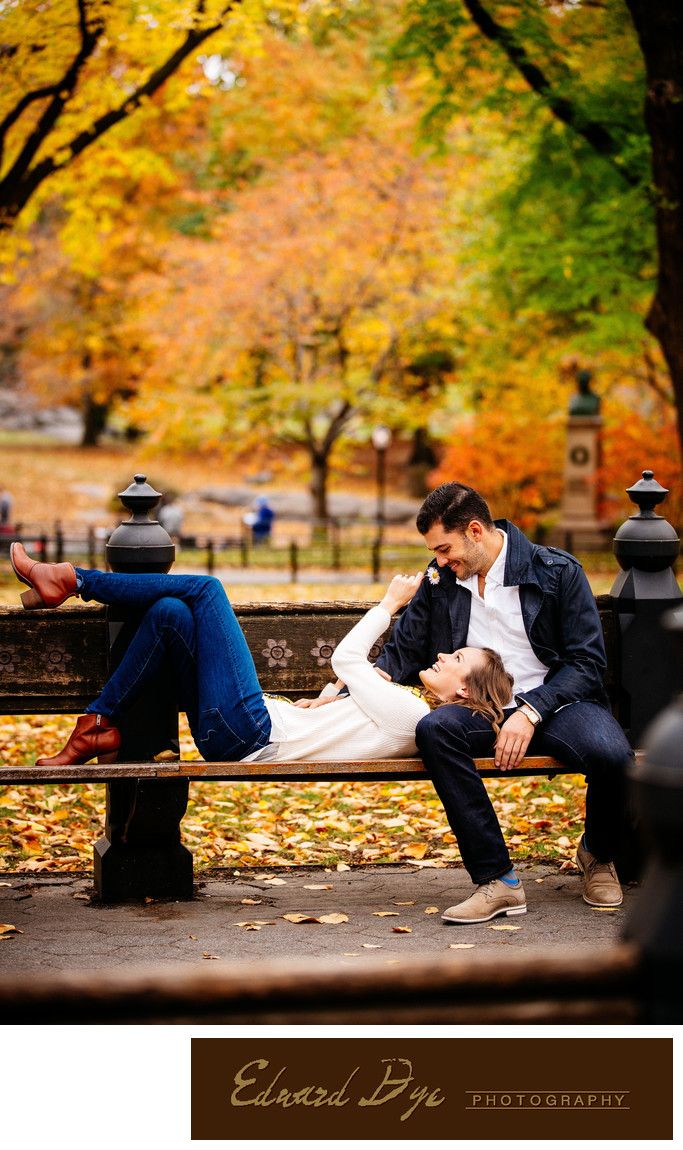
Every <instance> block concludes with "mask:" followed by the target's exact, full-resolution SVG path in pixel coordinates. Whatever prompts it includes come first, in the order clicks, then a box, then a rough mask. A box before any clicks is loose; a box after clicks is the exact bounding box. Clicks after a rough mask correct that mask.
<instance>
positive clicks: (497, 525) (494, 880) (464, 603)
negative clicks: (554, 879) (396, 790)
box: [376, 483, 632, 923]
mask: <svg viewBox="0 0 683 1150" xmlns="http://www.w3.org/2000/svg"><path fill="white" fill-rule="evenodd" d="M417 528H418V531H419V532H420V533H421V534H422V535H423V536H424V539H425V542H426V544H427V546H428V547H429V548H430V549H431V550H432V551H433V552H434V556H435V558H434V560H433V561H432V562H431V563H430V565H429V567H428V569H427V577H426V578H425V579H424V580H423V582H422V585H421V587H420V589H419V591H418V592H417V594H416V595H415V597H414V598H413V600H412V601H411V603H410V604H409V605H408V607H407V608H406V609H405V611H404V613H403V614H402V615H401V616H400V618H399V620H398V622H397V623H396V626H395V627H394V631H393V634H392V637H391V640H390V641H389V642H388V643H387V644H386V645H385V647H384V649H383V651H382V653H381V655H380V657H379V659H378V660H377V664H376V665H377V667H378V668H379V669H380V670H381V671H382V672H383V673H385V674H386V675H387V676H389V677H390V678H391V679H393V680H394V681H396V682H399V683H416V682H417V681H418V679H417V674H418V671H419V669H420V668H422V667H426V666H429V665H430V664H431V663H434V662H435V660H437V656H438V654H439V652H451V651H455V650H457V649H458V648H459V647H462V646H469V647H484V646H486V647H491V648H493V649H494V650H496V651H497V652H498V653H499V654H500V656H501V658H502V660H503V663H504V664H505V666H506V668H507V670H508V671H509V672H510V673H511V674H512V675H513V678H514V687H513V696H512V698H511V699H510V703H509V707H508V708H507V709H506V711H505V721H504V722H503V724H502V726H501V728H500V732H499V734H498V735H496V734H495V732H494V731H493V729H492V726H491V724H490V723H489V722H488V721H487V720H486V719H485V718H483V717H482V716H481V715H478V714H476V713H474V712H473V711H471V710H467V709H465V708H464V707H460V706H458V705H457V704H449V705H446V706H442V707H439V708H437V709H435V710H433V711H432V712H431V713H430V714H429V715H427V716H425V718H423V719H422V720H421V721H420V723H419V724H418V728H417V734H416V740H417V745H418V748H419V750H420V753H421V755H422V758H423V760H424V764H425V767H426V769H427V771H428V773H429V775H430V777H431V779H432V781H433V783H434V786H435V788H436V791H437V793H438V795H439V797H440V799H441V801H442V803H443V805H444V807H445V810H446V814H447V816H448V821H449V823H450V825H451V828H452V830H453V832H454V834H455V836H456V838H457V841H458V846H459V849H460V853H461V855H462V859H463V862H464V864H465V867H466V868H467V870H468V871H469V874H470V876H471V878H472V880H473V882H474V883H475V884H476V886H477V889H476V891H475V892H474V894H473V895H471V896H470V897H469V898H468V899H466V900H465V901H464V902H463V903H461V904H459V905H458V906H454V907H450V908H449V909H448V910H447V911H446V912H445V913H444V915H443V917H444V919H445V921H447V922H464V923H476V922H486V921H488V920H489V919H491V918H493V917H495V916H496V915H509V914H523V913H524V911H525V910H526V899H525V895H524V891H523V888H522V884H521V882H520V880H519V878H518V877H517V875H516V874H515V871H514V868H513V867H512V864H511V860H510V856H509V854H508V850H507V847H506V845H505V840H504V838H503V834H502V831H501V828H500V825H499V823H498V819H497V817H496V814H495V811H494V809H493V806H492V804H491V801H490V799H489V797H488V794H487V792H486V788H485V786H484V784H483V782H482V780H481V777H480V776H479V774H478V772H477V769H476V767H475V764H474V762H473V760H474V759H475V758H477V757H479V756H487V755H491V754H494V757H495V763H496V766H497V767H498V768H499V769H500V770H501V771H506V770H512V769H513V768H514V767H516V766H517V765H518V764H519V763H521V761H522V759H523V758H524V756H525V754H526V753H527V750H529V753H531V754H534V755H552V756H554V757H555V758H557V759H559V760H560V761H561V762H563V763H565V764H566V765H568V766H571V767H575V768H576V771H577V772H580V773H582V774H584V775H585V776H586V780H587V793H586V823H585V834H584V835H583V836H582V838H581V841H580V843H579V846H578V850H577V856H576V861H577V864H578V866H579V869H580V870H581V872H582V874H583V876H584V888H583V898H584V901H585V902H587V903H588V904H589V905H590V906H598V907H614V906H619V905H620V904H621V902H622V891H621V886H620V884H619V880H618V877H617V873H616V869H615V866H614V858H615V857H616V855H617V849H618V843H619V836H620V831H621V826H622V819H623V809H624V793H625V783H624V780H625V768H626V766H627V764H628V762H629V760H630V758H631V755H632V751H631V749H630V747H629V744H628V742H627V740H626V737H625V735H624V733H623V731H622V729H621V727H620V726H619V724H618V723H617V721H616V720H615V719H614V717H613V716H612V714H611V712H610V710H609V707H608V699H607V695H606V692H605V688H604V685H603V675H604V671H605V667H606V657H605V648H604V641H603V635H602V627H601V624H600V617H599V615H598V611H597V606H596V603H595V599H594V597H593V594H592V592H591V589H590V586H589V584H588V581H587V579H586V576H585V574H584V572H583V569H582V568H581V565H580V564H579V563H578V561H577V560H576V559H575V558H574V557H573V556H572V555H569V554H568V553H567V552H564V551H560V550H557V549H555V548H552V547H541V546H537V545H536V544H534V543H532V542H531V541H530V540H529V539H527V537H526V536H525V535H524V534H523V533H522V532H521V531H520V530H519V528H518V527H516V526H515V525H514V523H510V522H509V521H508V520H505V519H503V520H496V521H495V522H494V521H493V519H492V518H491V513H490V511H489V508H488V505H487V504H486V501H485V500H484V499H483V498H482V496H481V495H480V494H479V493H478V492H477V491H475V490H474V489H473V488H471V487H467V486H465V485H464V484H461V483H445V484H443V485H442V486H441V487H438V488H437V489H436V490H435V491H433V492H432V493H431V494H430V495H429V496H428V497H427V499H426V500H425V501H424V503H423V505H422V507H421V509H420V512H419V514H418V516H417Z"/></svg>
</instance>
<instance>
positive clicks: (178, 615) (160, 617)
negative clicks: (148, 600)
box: [147, 595, 194, 628]
mask: <svg viewBox="0 0 683 1150" xmlns="http://www.w3.org/2000/svg"><path fill="white" fill-rule="evenodd" d="M147 614H148V615H149V616H150V618H152V619H154V620H156V621H157V622H158V623H161V624H163V625H166V626H169V625H170V626H171V627H177V626H180V627H181V628H184V627H186V626H187V625H188V624H189V625H190V627H192V626H194V620H193V617H192V611H191V609H190V608H189V607H188V605H187V603H183V601H182V599H174V598H173V597H172V596H170V595H168V596H166V597H165V598H163V599H158V600H157V602H156V603H152V605H151V607H148V608H147Z"/></svg>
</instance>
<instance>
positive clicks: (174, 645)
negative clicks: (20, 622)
mask: <svg viewBox="0 0 683 1150" xmlns="http://www.w3.org/2000/svg"><path fill="white" fill-rule="evenodd" d="M10 555H11V560H12V566H13V568H14V571H15V573H16V575H17V576H18V578H19V579H21V581H22V582H23V583H26V584H27V585H28V587H30V590H29V591H25V592H24V593H23V594H22V596H21V598H22V602H23V605H24V607H25V608H27V609H32V608H36V607H57V606H59V605H60V604H61V603H63V602H64V600H65V599H68V598H70V597H71V596H72V595H80V597H81V599H85V600H92V599H94V600H95V601H96V602H98V603H106V604H109V605H114V606H117V607H131V608H136V609H138V610H140V609H145V613H144V615H143V617H142V621H141V622H140V624H139V626H138V629H137V631H136V633H135V635H134V637H133V639H132V641H131V643H130V645H129V646H128V648H127V649H126V652H125V654H124V656H123V659H122V661H121V662H120V664H119V665H118V667H117V668H116V670H115V671H114V672H113V673H112V675H111V676H110V678H109V679H108V681H107V683H106V684H105V686H104V689H103V690H102V693H101V694H100V695H99V696H98V697H97V698H96V699H95V700H93V702H92V703H91V704H90V705H89V706H88V707H87V709H86V713H85V715H83V716H81V718H79V719H78V721H77V723H76V727H75V729H74V731H73V732H72V733H71V735H70V737H69V739H68V742H67V743H66V746H65V747H64V748H63V749H62V750H61V751H60V752H59V754H57V755H54V756H53V757H52V758H44V759H39V760H38V765H39V766H63V765H71V764H73V763H86V762H88V760H90V759H92V758H95V757H96V756H97V757H98V758H99V759H100V761H111V760H113V759H115V757H116V752H117V751H118V749H119V746H120V744H121V735H120V733H119V730H118V728H117V725H116V724H117V722H118V721H119V720H120V719H121V717H122V716H123V715H124V714H125V712H126V708H127V707H128V706H130V704H131V703H132V702H133V701H134V700H135V699H136V698H137V697H138V695H139V693H140V692H141V691H142V690H143V689H146V688H147V687H148V686H149V684H150V683H151V682H153V681H154V680H155V678H156V677H157V675H158V674H159V672H160V671H162V670H165V669H166V668H168V667H169V666H170V667H171V668H172V670H173V673H174V676H175V681H176V684H177V694H178V707H179V709H180V710H183V711H186V713H187V717H188V721H189V724H190V730H191V732H192V735H193V738H194V741H195V744H196V746H197V749H198V750H199V752H200V753H201V755H202V757H203V758H204V759H205V760H207V761H208V762H231V761H232V762H235V761H245V760H250V761H255V760H257V759H258V760H264V759H278V760H279V761H281V762H291V761H294V760H299V759H311V760H318V761H322V760H335V759H338V758H339V756H340V753H341V754H343V755H344V756H345V757H348V758H350V759H365V760H368V759H369V760H372V759H383V758H410V757H413V756H414V755H416V754H417V747H416V745H415V728H416V726H417V724H418V722H419V720H420V719H421V718H422V717H423V716H424V715H426V714H427V713H428V711H429V709H430V708H429V704H428V703H427V702H425V700H424V699H422V698H420V697H419V696H418V695H416V694H414V693H413V692H412V690H411V689H410V688H406V687H402V686H399V685H398V684H396V683H392V682H389V681H387V680H385V679H384V678H382V677H381V675H380V674H379V673H378V672H376V671H375V669H374V668H373V667H372V665H371V664H370V663H369V662H368V652H369V651H370V649H371V647H372V646H373V644H374V643H375V642H376V641H377V639H378V638H379V636H380V635H381V634H382V633H383V632H384V631H385V630H386V629H387V627H388V626H389V622H390V620H391V617H392V615H393V614H394V613H395V612H396V611H398V610H400V608H401V607H404V606H405V605H406V604H407V603H408V602H409V601H410V600H411V599H412V597H413V595H414V594H415V592H416V591H417V589H418V587H419V586H420V583H421V582H422V577H423V576H422V573H419V574H417V575H411V576H406V575H396V576H395V577H394V579H392V581H391V583H390V584H389V587H388V588H387V590H386V592H385V594H384V597H383V598H382V600H381V602H380V603H379V604H378V605H377V606H376V607H372V608H371V609H370V610H369V611H368V612H367V613H366V614H365V615H364V616H363V618H362V619H361V620H360V621H359V622H358V623H357V624H356V625H355V627H353V629H352V630H351V631H350V632H349V634H348V635H346V636H345V637H344V639H342V641H341V642H340V643H339V645H338V646H337V648H336V650H335V651H334V653H333V655H332V667H333V670H334V672H335V674H336V675H338V676H339V678H340V679H341V680H342V681H343V682H344V683H345V684H346V686H347V687H348V691H349V694H348V696H344V697H342V698H341V699H339V700H338V701H337V702H335V703H334V704H333V705H330V706H323V707H317V708H305V707H303V708H302V707H298V706H297V705H296V704H292V703H290V702H288V701H287V700H282V699H278V698H272V697H270V696H265V695H264V694H263V691H262V690H261V687H260V684H259V681H258V677H257V674H256V668H255V666H254V661H253V659H252V656H251V652H250V651H249V647H248V646H247V641H246V639H245V637H244V634H243V633H242V629H241V627H240V625H239V623H238V621H237V619H236V617H235V614H234V611H233V609H232V607H231V605H230V602H229V600H228V597H227V595H226V593H225V590H224V588H223V585H222V583H221V582H220V581H219V580H218V579H215V578H213V577H212V576H209V575H157V574H124V573H119V572H104V571H89V570H85V569H82V568H80V567H72V565H71V564H70V563H38V562H35V561H33V560H32V559H30V557H29V556H28V555H27V554H26V552H25V550H24V548H23V546H22V544H21V543H13V544H12V547H11V551H10ZM420 679H421V680H422V683H423V684H424V686H425V687H426V688H427V690H428V691H429V692H431V694H432V695H433V696H435V698H436V700H437V701H438V702H443V703H447V702H457V703H460V704H461V705H462V706H467V707H471V708H472V709H473V710H476V711H480V712H482V713H483V714H485V715H486V716H487V717H489V718H490V719H491V720H492V721H493V722H494V723H498V722H500V720H501V719H502V713H503V708H504V707H505V706H506V705H507V704H509V702H510V698H511V694H512V677H511V676H510V675H508V674H507V672H506V671H505V668H504V667H503V665H502V662H501V660H500V656H499V655H498V654H497V653H496V652H495V651H491V650H489V649H488V648H484V649H479V648H476V647H463V648H462V649H461V650H458V651H454V652H453V653H452V654H440V655H439V656H438V658H437V660H436V662H435V663H434V664H433V666H431V667H427V668H426V669H425V670H424V671H421V672H420ZM328 689H329V688H326V690H328Z"/></svg>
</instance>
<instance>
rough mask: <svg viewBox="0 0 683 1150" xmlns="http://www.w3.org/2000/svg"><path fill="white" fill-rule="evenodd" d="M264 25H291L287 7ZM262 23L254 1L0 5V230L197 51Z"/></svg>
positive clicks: (292, 13)
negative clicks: (219, 35)
mask: <svg viewBox="0 0 683 1150" xmlns="http://www.w3.org/2000/svg"><path fill="white" fill-rule="evenodd" d="M267 12H268V15H269V18H270V19H278V18H279V19H281V20H283V21H285V22H286V21H287V20H291V19H296V18H297V6H296V5H294V4H293V3H287V0H284V3H281V4H273V5H269V7H268V9H267ZM265 19H266V10H265V9H264V7H263V5H262V4H261V3H259V2H258V0H195V2H191V3H188V4H180V3H166V2H165V0H161V2H160V0H145V2H144V3H143V2H141V0H132V2H130V3H129V2H127V0H126V2H124V0H40V2H37V0H22V2H21V3H16V2H15V3H6V4H3V5H2V6H0V43H1V48H0V68H1V76H2V85H1V88H2V97H1V99H0V230H6V229H8V228H11V227H12V225H13V224H14V223H15V221H16V220H17V219H18V218H19V216H20V215H21V213H22V212H23V211H24V210H25V208H26V207H27V205H28V204H29V203H30V202H31V200H32V199H33V197H34V196H35V195H36V193H37V192H39V191H40V189H41V188H43V186H44V185H45V184H46V183H47V182H48V181H51V180H52V179H53V177H54V176H55V175H56V174H57V173H59V172H63V171H64V170H66V169H68V168H69V167H71V166H72V165H73V164H74V163H75V162H76V161H77V160H78V159H79V157H81V156H82V155H84V154H85V153H86V152H88V151H89V150H91V149H92V148H93V146H94V145H96V144H97V143H98V141H100V140H101V139H102V138H103V137H104V136H106V134H107V133H109V132H111V131H112V130H113V129H115V128H116V127H117V126H118V125H120V124H122V123H124V122H125V121H126V120H128V119H129V118H130V117H132V116H133V115H135V114H136V113H138V111H139V110H140V109H141V108H142V109H144V107H145V106H146V105H147V104H148V103H149V102H150V101H151V100H153V99H154V98H155V97H156V96H157V94H158V93H159V92H161V91H162V90H163V88H164V86H165V85H166V83H167V81H168V80H169V78H170V77H172V76H173V75H175V74H176V73H177V72H178V70H179V69H180V68H181V67H182V65H183V64H184V62H185V61H186V60H187V59H188V58H189V57H191V56H192V55H193V54H194V53H196V52H197V50H198V49H199V48H200V46H201V45H203V44H205V43H206V42H207V41H208V40H210V39H211V38H212V37H215V36H216V35H217V33H220V32H223V31H225V30H226V29H228V31H229V33H230V35H235V36H237V37H239V36H240V35H242V36H244V35H246V36H247V37H249V36H252V35H253V34H254V28H255V27H257V26H258V24H259V23H260V22H263V21H264V20H265Z"/></svg>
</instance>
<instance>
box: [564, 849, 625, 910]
mask: <svg viewBox="0 0 683 1150" xmlns="http://www.w3.org/2000/svg"><path fill="white" fill-rule="evenodd" d="M574 861H575V863H576V865H577V867H578V868H579V870H580V871H581V874H582V875H583V877H584V878H585V877H586V872H585V870H584V869H583V867H582V865H581V860H580V859H579V856H578V854H577V855H576V858H575V859H574ZM582 897H583V901H584V902H585V904H586V906H598V907H602V908H603V909H604V910H616V908H617V907H618V906H621V905H622V904H623V901H624V896H623V894H622V896H621V898H620V899H619V902H593V900H592V899H590V898H588V895H586V894H584V895H583V896H582Z"/></svg>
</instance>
